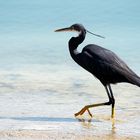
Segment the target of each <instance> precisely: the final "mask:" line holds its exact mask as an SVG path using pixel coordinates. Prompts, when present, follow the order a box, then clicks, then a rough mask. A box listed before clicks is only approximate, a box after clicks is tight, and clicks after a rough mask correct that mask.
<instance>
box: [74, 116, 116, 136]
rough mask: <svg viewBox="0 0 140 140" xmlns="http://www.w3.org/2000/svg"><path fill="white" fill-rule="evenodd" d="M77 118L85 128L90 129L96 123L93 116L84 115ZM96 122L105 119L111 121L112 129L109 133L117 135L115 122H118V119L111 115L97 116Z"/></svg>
mask: <svg viewBox="0 0 140 140" xmlns="http://www.w3.org/2000/svg"><path fill="white" fill-rule="evenodd" d="M76 119H77V120H78V121H79V122H80V123H81V125H82V126H83V127H84V128H88V129H90V128H92V127H93V125H94V122H95V120H93V118H91V117H90V118H84V117H83V116H80V117H76ZM96 119H97V120H96V122H102V120H104V121H110V122H111V130H110V132H109V135H111V136H115V134H116V126H115V124H116V120H115V118H110V117H104V118H102V119H101V118H100V117H99V118H97V117H96ZM100 119H101V121H100Z"/></svg>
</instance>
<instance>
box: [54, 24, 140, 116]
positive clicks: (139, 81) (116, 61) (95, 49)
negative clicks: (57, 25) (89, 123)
mask: <svg viewBox="0 0 140 140" xmlns="http://www.w3.org/2000/svg"><path fill="white" fill-rule="evenodd" d="M66 29H71V30H74V29H75V30H76V31H78V32H79V36H78V37H72V38H71V39H70V40H69V51H70V54H71V57H72V58H73V59H74V61H75V62H76V63H78V64H79V65H80V66H81V67H83V68H84V69H85V70H87V71H88V72H90V73H91V74H93V75H94V76H95V77H96V78H97V79H99V80H100V81H101V83H102V84H103V85H104V87H105V89H106V91H107V94H108V97H109V102H105V103H100V104H94V105H88V106H85V107H84V108H83V109H82V110H81V111H79V112H78V113H76V116H77V115H79V114H81V115H82V114H83V113H84V112H85V111H86V110H87V111H88V112H89V108H90V107H95V106H101V105H110V104H112V117H113V116H114V104H115V99H114V97H113V92H112V89H111V86H110V84H116V83H120V82H127V83H131V84H134V85H137V86H139V87H140V77H139V76H137V75H136V74H135V73H134V72H133V71H132V70H131V69H130V68H129V67H128V66H127V65H126V63H125V62H123V60H121V59H120V58H119V57H118V56H117V55H116V54H115V53H113V52H112V51H110V50H108V49H105V48H103V47H100V46H98V45H95V44H89V45H87V46H85V47H84V48H83V50H82V51H81V52H78V51H77V47H78V46H79V44H81V43H82V42H83V41H84V39H85V36H86V32H87V31H86V29H85V28H84V27H83V26H82V25H80V24H74V25H72V26H71V27H70V28H65V29H60V30H57V31H63V30H66ZM88 32H89V31H88ZM90 33H91V32H90ZM94 35H96V34H94ZM97 36H99V35H97ZM89 114H90V115H91V113H90V112H89Z"/></svg>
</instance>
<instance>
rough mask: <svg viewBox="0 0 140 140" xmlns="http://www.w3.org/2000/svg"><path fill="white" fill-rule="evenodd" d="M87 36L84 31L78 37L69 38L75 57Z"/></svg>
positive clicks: (72, 54) (70, 49) (71, 50)
mask: <svg viewBox="0 0 140 140" xmlns="http://www.w3.org/2000/svg"><path fill="white" fill-rule="evenodd" d="M85 36H86V32H85V31H82V32H80V33H79V35H78V36H77V37H72V38H71V39H70V40H69V51H70V54H71V56H72V58H73V59H74V58H75V57H76V55H77V54H79V52H78V51H77V47H78V45H79V44H81V43H82V42H83V41H84V39H85Z"/></svg>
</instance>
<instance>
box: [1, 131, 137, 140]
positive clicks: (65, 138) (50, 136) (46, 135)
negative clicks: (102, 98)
mask: <svg viewBox="0 0 140 140" xmlns="http://www.w3.org/2000/svg"><path fill="white" fill-rule="evenodd" d="M0 138H2V139H3V140H6V139H8V140H9V139H10V140H16V139H17V140H18V139H21V140H22V139H24V140H26V139H28V140H56V139H58V140H93V139H94V140H101V139H102V140H138V139H139V138H140V137H133V136H132V137H131V136H121V135H115V134H114V135H109V134H102V135H94V134H82V133H81V134H77V133H76V132H75V133H71V132H55V131H51V132H49V131H47V130H43V131H42V130H3V131H0Z"/></svg>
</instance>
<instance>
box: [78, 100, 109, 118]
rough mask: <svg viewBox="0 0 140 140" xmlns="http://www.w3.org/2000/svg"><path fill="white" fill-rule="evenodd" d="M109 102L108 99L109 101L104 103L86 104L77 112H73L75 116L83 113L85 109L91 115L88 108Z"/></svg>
mask: <svg viewBox="0 0 140 140" xmlns="http://www.w3.org/2000/svg"><path fill="white" fill-rule="evenodd" d="M110 104H111V102H110V101H109V102H105V103H99V104H92V105H86V106H85V107H84V108H82V109H81V110H80V111H79V112H77V113H76V114H75V116H78V115H82V114H84V112H85V111H86V110H87V111H88V113H89V115H90V116H91V117H92V114H91V113H90V111H89V108H91V107H97V106H103V105H110Z"/></svg>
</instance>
